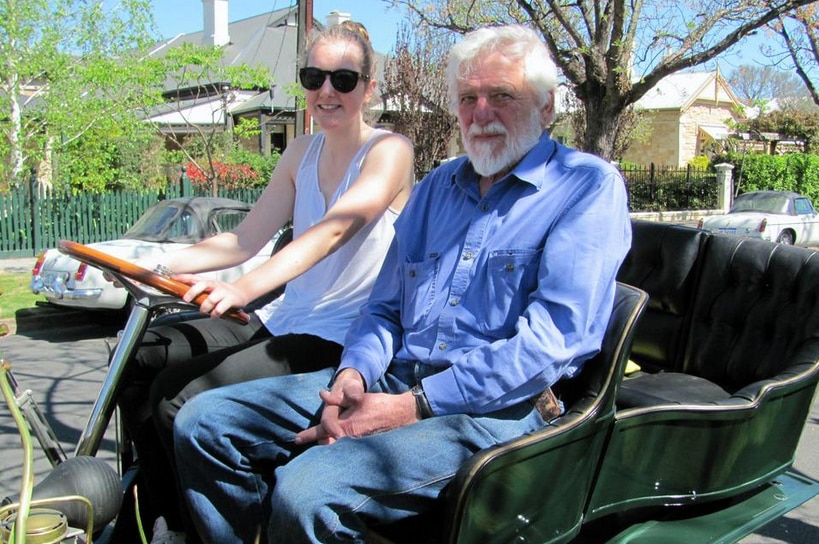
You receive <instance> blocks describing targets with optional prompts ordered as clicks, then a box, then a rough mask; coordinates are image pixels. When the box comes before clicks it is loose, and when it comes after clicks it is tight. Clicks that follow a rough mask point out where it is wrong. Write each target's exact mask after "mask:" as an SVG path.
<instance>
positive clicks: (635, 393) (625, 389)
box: [617, 372, 731, 408]
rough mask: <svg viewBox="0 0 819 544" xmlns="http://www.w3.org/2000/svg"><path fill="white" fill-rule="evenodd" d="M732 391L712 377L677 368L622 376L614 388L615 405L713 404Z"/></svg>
mask: <svg viewBox="0 0 819 544" xmlns="http://www.w3.org/2000/svg"><path fill="white" fill-rule="evenodd" d="M730 396H731V394H730V393H729V392H727V391H726V390H725V389H723V388H722V387H720V386H719V385H717V384H715V383H714V382H712V381H709V380H706V379H705V378H700V377H699V376H692V375H690V374H681V373H679V372H658V373H656V374H648V373H645V372H638V373H637V374H634V375H632V376H630V377H627V378H625V379H624V380H623V381H622V382H621V383H620V388H619V390H618V391H617V406H618V408H636V407H640V406H654V405H658V404H712V403H716V402H719V401H722V400H725V399H727V398H729V397H730Z"/></svg>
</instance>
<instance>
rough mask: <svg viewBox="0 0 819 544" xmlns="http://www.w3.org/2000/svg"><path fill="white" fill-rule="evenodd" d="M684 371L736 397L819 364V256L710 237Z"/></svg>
mask: <svg viewBox="0 0 819 544" xmlns="http://www.w3.org/2000/svg"><path fill="white" fill-rule="evenodd" d="M702 260H703V266H702V270H701V272H700V274H701V277H700V281H699V287H698V288H697V291H696V298H695V300H694V304H693V308H692V321H691V325H690V328H689V333H688V335H687V336H688V338H687V344H686V346H685V351H684V360H683V361H682V367H681V368H680V371H681V372H684V373H686V374H692V375H695V376H699V377H702V378H705V379H708V380H710V381H712V382H714V383H716V384H718V385H720V386H721V387H722V388H724V389H725V390H727V391H729V392H732V393H733V392H735V391H737V390H738V389H740V388H742V387H744V386H746V385H748V384H751V383H753V382H757V381H759V380H763V379H767V378H772V377H774V376H776V375H777V374H779V373H780V372H782V371H783V370H785V369H786V368H787V367H789V366H791V365H794V364H796V365H798V364H800V363H813V362H814V361H816V360H817V359H819V332H817V331H819V303H817V298H819V285H817V280H816V278H819V257H817V255H816V254H815V253H813V252H812V251H809V250H806V249H803V248H794V247H790V246H783V245H777V244H771V243H769V242H765V241H761V240H752V239H743V238H736V237H731V236H721V235H713V236H710V237H709V240H708V242H707V244H706V248H705V250H704V254H703V259H702Z"/></svg>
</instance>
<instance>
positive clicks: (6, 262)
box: [0, 257, 37, 274]
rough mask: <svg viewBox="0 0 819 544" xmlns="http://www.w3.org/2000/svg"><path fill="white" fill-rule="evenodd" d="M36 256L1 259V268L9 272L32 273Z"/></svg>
mask: <svg viewBox="0 0 819 544" xmlns="http://www.w3.org/2000/svg"><path fill="white" fill-rule="evenodd" d="M36 262H37V258H36V257H18V258H12V259H0V270H2V271H3V272H7V273H9V274H21V273H24V272H27V273H29V274H30V273H31V269H32V268H34V263H36Z"/></svg>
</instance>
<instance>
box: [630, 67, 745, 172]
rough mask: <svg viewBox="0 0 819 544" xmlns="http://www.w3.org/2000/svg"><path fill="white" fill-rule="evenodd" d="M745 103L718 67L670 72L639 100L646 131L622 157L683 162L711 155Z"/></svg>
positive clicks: (670, 163)
mask: <svg viewBox="0 0 819 544" xmlns="http://www.w3.org/2000/svg"><path fill="white" fill-rule="evenodd" d="M740 106H741V102H740V100H739V98H737V96H736V95H735V94H734V93H733V91H731V89H730V87H729V85H728V83H727V82H726V81H725V79H723V77H722V76H721V75H720V73H719V71H712V72H678V73H675V74H671V75H669V76H667V77H665V78H663V79H662V80H660V82H659V83H658V84H657V85H656V86H654V87H653V88H652V89H651V90H650V91H648V92H647V93H646V94H645V95H644V96H643V97H642V98H640V100H638V101H637V103H636V104H635V108H636V109H637V110H640V111H642V113H643V121H642V122H643V123H645V130H643V131H641V132H643V133H644V134H645V137H642V138H639V139H636V140H635V141H634V142H633V143H632V144H631V146H630V147H629V149H628V151H627V152H626V153H625V155H624V156H623V160H624V161H628V162H635V163H638V164H650V163H654V164H655V165H659V166H675V167H682V166H685V165H686V164H687V163H688V161H689V160H691V159H693V158H694V157H696V156H698V155H710V154H711V153H713V152H714V151H715V150H717V149H719V146H720V142H721V141H722V140H725V139H727V138H728V137H729V134H730V132H731V128H730V126H731V124H732V123H734V122H736V121H738V120H739V119H740V113H739V112H740V111H741V107H740Z"/></svg>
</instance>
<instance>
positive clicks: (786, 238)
mask: <svg viewBox="0 0 819 544" xmlns="http://www.w3.org/2000/svg"><path fill="white" fill-rule="evenodd" d="M776 241H777V243H780V244H783V245H786V246H792V245H793V233H792V232H791V231H789V230H783V231H782V232H780V233H779V236H778V237H777V238H776Z"/></svg>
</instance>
